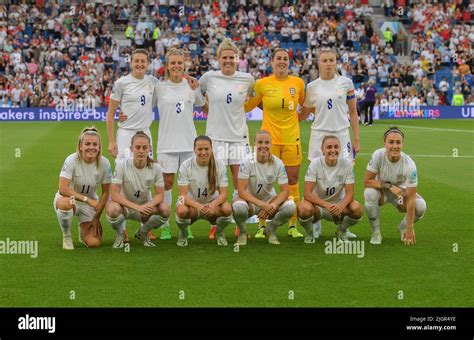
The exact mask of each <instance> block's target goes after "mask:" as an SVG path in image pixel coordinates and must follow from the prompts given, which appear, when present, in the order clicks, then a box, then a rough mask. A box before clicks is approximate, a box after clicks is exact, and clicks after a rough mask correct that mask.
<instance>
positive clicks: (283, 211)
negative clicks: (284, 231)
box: [267, 200, 296, 232]
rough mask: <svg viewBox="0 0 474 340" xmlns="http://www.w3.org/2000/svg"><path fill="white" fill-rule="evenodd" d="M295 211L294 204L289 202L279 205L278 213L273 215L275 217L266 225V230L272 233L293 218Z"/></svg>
mask: <svg viewBox="0 0 474 340" xmlns="http://www.w3.org/2000/svg"><path fill="white" fill-rule="evenodd" d="M295 211H296V204H295V202H293V201H290V200H288V201H285V202H283V204H282V205H280V208H279V209H278V212H277V213H276V214H275V217H273V219H272V221H271V222H270V223H269V224H268V227H267V228H268V229H269V230H270V231H271V232H274V231H275V230H276V229H277V228H278V227H279V226H281V225H282V224H285V223H286V222H287V221H288V220H289V219H290V218H293V217H292V216H293V214H294V213H295Z"/></svg>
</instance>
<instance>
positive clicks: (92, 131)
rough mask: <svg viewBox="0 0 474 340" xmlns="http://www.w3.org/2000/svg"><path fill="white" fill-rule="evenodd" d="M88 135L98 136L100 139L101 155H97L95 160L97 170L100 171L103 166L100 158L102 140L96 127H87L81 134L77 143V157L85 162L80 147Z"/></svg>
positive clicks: (100, 148) (100, 149)
mask: <svg viewBox="0 0 474 340" xmlns="http://www.w3.org/2000/svg"><path fill="white" fill-rule="evenodd" d="M86 135H88V136H97V137H98V138H99V153H98V154H97V156H96V158H95V166H96V167H97V169H100V167H101V165H102V164H101V163H102V162H100V159H101V158H100V156H101V151H102V142H101V139H100V133H99V130H97V128H96V127H95V126H91V127H86V128H84V129H83V130H82V131H81V134H80V135H79V140H78V141H77V146H76V154H77V157H78V158H79V159H80V160H82V161H83V160H84V159H83V158H82V155H81V150H80V147H81V145H82V142H83V139H84V136H86Z"/></svg>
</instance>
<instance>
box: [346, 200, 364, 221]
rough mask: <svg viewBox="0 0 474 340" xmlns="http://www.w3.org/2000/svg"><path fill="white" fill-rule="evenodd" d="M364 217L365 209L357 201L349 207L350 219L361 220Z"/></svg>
mask: <svg viewBox="0 0 474 340" xmlns="http://www.w3.org/2000/svg"><path fill="white" fill-rule="evenodd" d="M362 215H364V209H363V208H362V205H361V204H360V203H359V202H357V201H352V203H351V204H350V206H349V217H350V218H353V219H359V218H362Z"/></svg>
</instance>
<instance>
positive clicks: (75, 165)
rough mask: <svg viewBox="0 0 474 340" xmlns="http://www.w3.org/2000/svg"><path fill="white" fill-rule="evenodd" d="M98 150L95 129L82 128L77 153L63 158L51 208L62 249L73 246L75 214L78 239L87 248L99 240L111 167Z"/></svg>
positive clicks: (97, 138) (99, 148) (95, 245)
mask: <svg viewBox="0 0 474 340" xmlns="http://www.w3.org/2000/svg"><path fill="white" fill-rule="evenodd" d="M101 151H102V144H101V141H100V134H99V132H98V131H97V129H96V128H94V127H92V128H85V129H84V130H82V132H81V135H80V136H79V141H78V142H77V148H76V153H73V154H71V155H69V156H68V157H67V158H66V161H65V162H64V165H63V167H62V169H61V173H60V175H59V191H58V192H57V193H56V195H55V197H54V210H55V211H56V215H57V217H58V222H59V226H60V227H61V231H62V233H63V249H67V250H72V249H74V244H73V242H72V236H71V223H72V218H73V216H74V215H77V217H78V220H79V241H80V242H82V243H84V244H85V245H86V246H87V247H90V248H94V247H99V246H100V244H101V243H102V226H101V224H100V215H101V214H102V211H103V210H104V207H105V204H106V203H107V199H108V197H109V187H110V179H111V176H112V171H111V168H110V163H109V161H108V160H107V158H105V157H103V156H101ZM99 185H100V186H101V187H102V195H101V196H100V198H99V197H98V196H97V187H99Z"/></svg>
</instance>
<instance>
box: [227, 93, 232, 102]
mask: <svg viewBox="0 0 474 340" xmlns="http://www.w3.org/2000/svg"><path fill="white" fill-rule="evenodd" d="M230 103H232V93H228V94H227V104H230Z"/></svg>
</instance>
